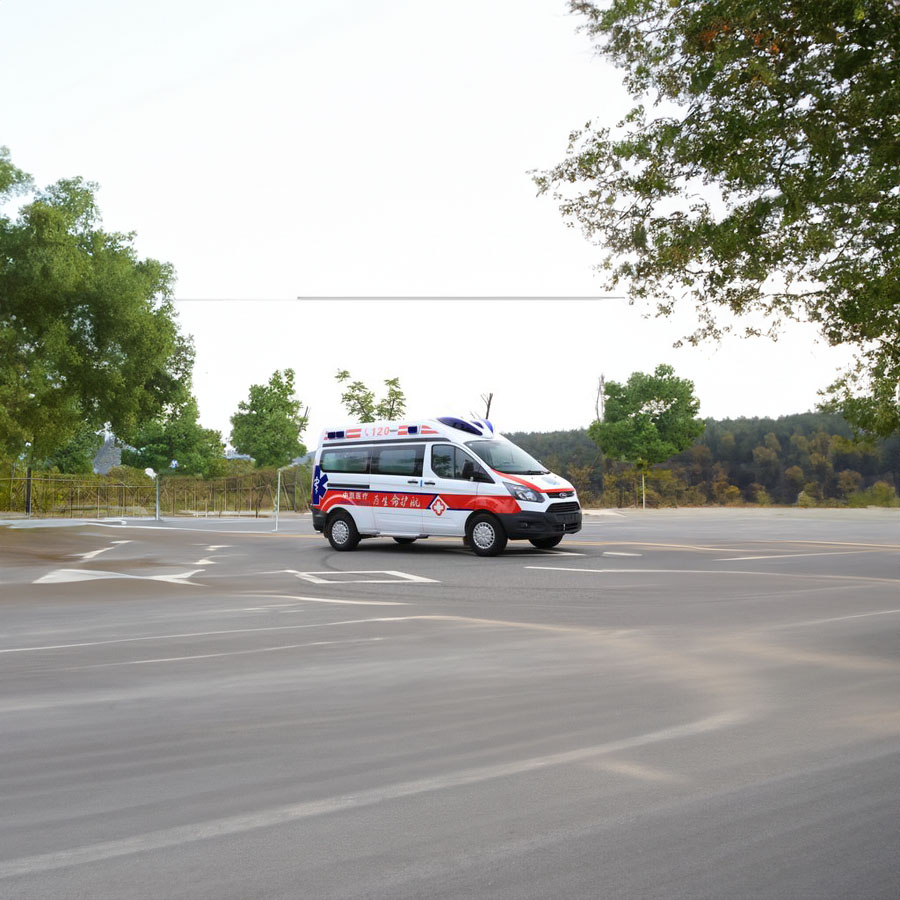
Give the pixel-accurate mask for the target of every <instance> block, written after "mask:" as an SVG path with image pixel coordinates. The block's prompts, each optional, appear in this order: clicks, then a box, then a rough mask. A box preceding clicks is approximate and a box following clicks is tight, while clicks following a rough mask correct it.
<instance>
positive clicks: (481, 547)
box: [466, 513, 507, 556]
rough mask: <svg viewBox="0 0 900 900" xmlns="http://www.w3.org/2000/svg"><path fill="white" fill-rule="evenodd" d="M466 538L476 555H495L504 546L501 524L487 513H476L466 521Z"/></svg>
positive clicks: (504, 538) (504, 537)
mask: <svg viewBox="0 0 900 900" xmlns="http://www.w3.org/2000/svg"><path fill="white" fill-rule="evenodd" d="M466 539H467V540H468V543H469V546H470V547H471V548H472V550H474V551H475V553H476V554H477V555H478V556H497V555H498V554H500V553H502V552H503V548H504V547H506V540H507V538H506V532H505V531H504V530H503V526H502V525H501V524H500V523H499V522H498V521H497V520H496V519H495V518H494V517H493V516H490V515H488V514H487V513H477V514H476V515H474V516H472V517H471V518H470V519H469V521H468V522H467V523H466Z"/></svg>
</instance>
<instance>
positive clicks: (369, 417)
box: [334, 369, 406, 422]
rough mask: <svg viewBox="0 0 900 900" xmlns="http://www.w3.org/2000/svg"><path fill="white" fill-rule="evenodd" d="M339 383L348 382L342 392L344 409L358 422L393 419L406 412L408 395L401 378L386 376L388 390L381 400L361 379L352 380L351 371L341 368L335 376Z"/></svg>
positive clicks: (385, 382)
mask: <svg viewBox="0 0 900 900" xmlns="http://www.w3.org/2000/svg"><path fill="white" fill-rule="evenodd" d="M334 377H335V380H336V381H337V382H338V384H345V383H347V384H346V387H345V389H344V393H343V394H341V403H343V404H344V409H346V410H347V412H348V413H349V414H350V416H351V417H352V418H353V420H354V421H356V422H375V421H392V420H394V419H399V418H401V417H402V416H403V414H404V413H405V412H406V395H405V394H404V393H403V389H402V388H401V387H400V379H399V378H386V379H385V381H384V386H385V387H386V388H387V392H386V393H385V395H384V397H382V399H381V400H378V401H376V400H375V392H374V391H373V390H371V389H370V388H368V387H366V385H365V384H363V382H361V381H350V373H349V372H348V371H347V370H346V369H339V370H338V373H337V374H336V375H335V376H334Z"/></svg>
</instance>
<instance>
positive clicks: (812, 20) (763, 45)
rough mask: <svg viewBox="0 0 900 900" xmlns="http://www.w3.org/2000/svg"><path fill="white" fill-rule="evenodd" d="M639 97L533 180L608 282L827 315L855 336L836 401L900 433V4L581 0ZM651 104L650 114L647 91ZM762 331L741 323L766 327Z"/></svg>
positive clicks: (716, 303)
mask: <svg viewBox="0 0 900 900" xmlns="http://www.w3.org/2000/svg"><path fill="white" fill-rule="evenodd" d="M569 6H570V9H571V10H572V11H573V12H576V13H579V14H581V15H583V16H584V18H585V25H584V26H583V27H584V30H586V31H587V32H588V34H589V35H590V36H591V37H592V38H593V39H594V40H595V41H596V45H597V49H598V50H599V51H600V52H601V53H602V54H604V55H605V56H606V57H607V58H609V59H610V60H611V61H612V62H613V63H614V64H616V65H617V66H618V67H620V68H621V69H623V70H624V73H625V85H626V87H627V89H628V90H629V92H630V93H631V94H632V96H633V97H634V98H635V100H636V105H635V106H634V108H633V109H632V110H631V112H630V113H629V114H628V115H627V116H626V117H625V119H624V120H623V122H621V123H620V124H619V126H618V127H617V129H616V130H615V132H613V131H612V130H610V129H607V128H593V127H592V126H591V124H590V123H588V124H587V126H586V127H585V128H584V129H582V130H580V131H577V132H575V133H573V134H572V135H571V137H570V141H569V149H568V153H567V156H566V158H565V160H564V161H563V162H562V163H560V164H559V165H558V166H556V167H555V168H552V169H550V170H548V171H545V172H542V173H538V174H537V175H536V176H535V180H536V183H537V185H538V188H539V191H540V192H546V191H553V192H554V194H555V196H556V197H557V198H558V199H559V201H560V204H561V211H562V212H563V214H564V216H565V217H566V218H568V219H569V220H570V221H571V222H573V223H577V224H579V225H580V226H581V227H582V229H583V231H584V232H585V234H586V235H587V236H588V237H590V238H592V239H595V240H597V242H598V243H601V244H603V245H604V246H605V248H606V250H607V256H606V257H605V259H604V261H603V266H604V267H605V268H606V269H607V271H608V272H609V273H610V275H609V284H610V287H612V286H614V285H616V284H617V283H618V282H620V281H622V282H627V283H628V285H629V291H630V296H631V299H632V300H651V301H655V302H656V304H657V309H658V311H659V312H660V313H661V314H667V313H669V312H671V311H672V309H673V307H674V305H675V304H676V303H677V302H678V300H679V299H680V298H682V297H687V298H690V299H692V300H693V301H694V303H695V304H696V306H697V309H698V313H699V316H700V324H699V327H698V329H697V331H696V332H695V333H694V334H693V335H691V340H699V339H701V338H703V337H708V336H715V335H718V334H720V333H721V331H722V330H723V326H722V325H721V320H720V317H719V316H718V310H720V309H722V308H725V309H728V310H731V311H732V312H734V313H737V314H745V313H751V312H761V313H763V314H764V315H765V316H766V318H767V321H768V329H767V330H768V331H769V333H775V332H776V331H777V329H778V327H779V325H780V322H781V320H782V319H785V318H798V319H802V318H806V319H809V320H810V321H812V322H814V323H817V324H818V326H819V328H820V329H821V332H822V333H823V335H824V336H825V337H826V338H827V340H828V341H829V342H830V343H831V344H834V345H836V344H846V345H849V346H851V347H853V348H854V349H855V350H856V351H857V365H856V366H855V367H854V368H853V369H852V370H851V371H850V372H848V373H847V374H845V375H844V376H843V377H842V378H840V379H839V380H838V381H837V382H836V383H835V384H834V385H832V388H831V392H832V397H833V398H834V399H833V401H832V403H833V405H836V406H837V407H839V408H841V409H842V410H843V411H844V413H845V415H846V416H847V417H848V419H849V420H850V421H851V423H852V424H854V425H856V426H857V428H860V429H864V430H868V431H871V432H874V433H877V434H881V435H887V434H889V433H891V432H893V431H896V430H898V429H900V397H898V382H900V303H898V297H900V264H898V249H897V248H898V233H900V195H898V184H900V142H898V141H897V134H898V131H900V113H898V110H900V78H898V77H897V74H898V66H900V18H898V10H897V5H896V3H895V2H888V0H819V2H815V3H805V4H796V3H786V2H785V0H758V2H754V3H746V2H741V0H611V2H609V3H607V4H603V5H602V6H601V5H600V4H598V3H594V2H587V0H570V2H569ZM648 100H649V101H652V102H653V103H654V105H655V106H656V110H657V113H656V114H655V115H652V116H651V115H650V114H649V113H648V112H647V109H646V107H645V105H644V103H645V102H646V101H648ZM760 330H766V329H760V327H759V326H750V327H748V329H747V331H748V332H750V333H757V332H758V331H760Z"/></svg>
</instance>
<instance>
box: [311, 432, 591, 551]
mask: <svg viewBox="0 0 900 900" xmlns="http://www.w3.org/2000/svg"><path fill="white" fill-rule="evenodd" d="M312 513H313V527H314V528H315V529H316V531H321V532H323V533H324V534H325V537H327V538H328V540H329V541H330V543H331V546H332V547H334V549H335V550H352V549H353V548H354V547H356V545H357V544H358V543H359V542H360V540H361V539H362V538H367V537H378V536H388V537H392V538H393V539H394V540H395V541H397V542H398V543H400V544H410V543H412V542H413V541H415V540H417V539H418V538H426V537H431V536H432V535H447V536H452V537H461V538H463V539H464V540H465V542H466V543H467V544H468V545H469V546H470V547H471V548H472V550H473V551H474V552H475V553H477V554H478V555H479V556H496V555H497V554H498V553H502V552H503V548H504V547H505V546H506V542H507V540H509V539H512V540H529V541H531V543H532V544H534V546H535V547H540V548H542V549H549V548H550V547H555V546H556V545H557V544H558V543H559V542H560V541H561V540H562V538H563V535H566V534H574V533H575V532H576V531H580V530H581V506H580V505H579V503H578V497H577V495H576V493H575V489H574V488H573V487H572V485H571V484H569V482H568V481H565V480H564V479H562V478H560V477H559V476H557V475H554V474H552V473H551V472H548V471H547V470H546V469H545V468H544V467H543V466H542V465H541V464H540V463H539V462H538V461H537V460H536V459H533V458H532V457H531V456H529V455H528V454H527V453H526V452H525V451H524V450H522V449H521V448H520V447H517V446H516V445H515V444H513V443H512V442H511V441H509V440H507V439H506V438H505V437H503V436H502V435H500V434H497V432H495V431H494V426H493V425H492V424H491V423H490V422H488V421H487V420H486V419H473V420H468V419H457V418H454V417H452V416H444V417H441V418H438V419H422V420H407V421H405V422H367V423H359V424H355V425H345V426H344V427H342V428H329V429H326V430H325V431H323V432H322V436H321V438H320V439H319V445H318V448H317V449H316V459H315V469H314V471H313V483H312Z"/></svg>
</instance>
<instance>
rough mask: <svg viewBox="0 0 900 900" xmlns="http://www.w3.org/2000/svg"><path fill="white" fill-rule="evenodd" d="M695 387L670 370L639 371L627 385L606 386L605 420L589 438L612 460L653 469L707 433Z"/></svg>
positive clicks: (592, 429)
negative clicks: (648, 373)
mask: <svg viewBox="0 0 900 900" xmlns="http://www.w3.org/2000/svg"><path fill="white" fill-rule="evenodd" d="M699 410H700V401H699V400H697V398H696V397H695V396H694V384H693V382H692V381H688V380H687V379H685V378H678V377H676V375H675V370H674V369H673V368H672V367H671V366H666V365H660V366H657V367H656V369H655V371H654V372H653V374H652V375H646V374H644V373H643V372H634V373H633V374H632V375H631V377H630V378H629V379H628V381H627V382H626V383H625V384H619V383H618V382H616V381H608V382H606V384H605V386H604V416H603V419H602V420H597V421H596V422H594V423H592V424H591V426H590V428H588V434H589V435H590V436H591V438H592V439H593V440H594V441H596V443H597V444H598V445H599V446H600V448H601V449H602V450H603V453H604V454H605V455H606V456H608V457H610V458H611V459H620V460H626V461H628V462H630V463H632V464H633V465H635V466H638V467H639V468H643V469H646V468H649V467H650V466H652V465H655V464H656V463H661V462H665V460H667V459H669V457H671V456H674V455H675V454H676V453H680V452H681V451H682V450H685V449H687V448H688V447H689V446H690V445H691V444H692V443H694V441H695V440H696V439H697V438H698V437H699V436H700V435H701V434H703V428H704V425H703V422H702V421H701V420H700V419H698V418H697V413H698V412H699Z"/></svg>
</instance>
